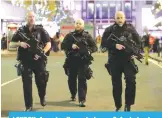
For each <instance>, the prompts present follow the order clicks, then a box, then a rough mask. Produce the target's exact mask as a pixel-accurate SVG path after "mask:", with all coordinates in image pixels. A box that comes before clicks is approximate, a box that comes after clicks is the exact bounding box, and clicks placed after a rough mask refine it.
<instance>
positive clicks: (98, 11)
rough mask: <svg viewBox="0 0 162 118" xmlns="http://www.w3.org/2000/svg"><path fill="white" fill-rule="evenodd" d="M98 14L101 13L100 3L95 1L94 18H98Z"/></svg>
mask: <svg viewBox="0 0 162 118" xmlns="http://www.w3.org/2000/svg"><path fill="white" fill-rule="evenodd" d="M100 14H101V4H100V3H97V4H96V19H100V18H101V17H100Z"/></svg>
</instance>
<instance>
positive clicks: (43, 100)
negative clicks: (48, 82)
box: [40, 98, 46, 107]
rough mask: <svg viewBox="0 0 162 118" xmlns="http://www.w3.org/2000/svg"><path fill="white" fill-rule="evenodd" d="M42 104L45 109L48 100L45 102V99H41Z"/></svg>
mask: <svg viewBox="0 0 162 118" xmlns="http://www.w3.org/2000/svg"><path fill="white" fill-rule="evenodd" d="M40 104H41V105H42V106H43V107H44V106H46V100H45V98H41V99H40Z"/></svg>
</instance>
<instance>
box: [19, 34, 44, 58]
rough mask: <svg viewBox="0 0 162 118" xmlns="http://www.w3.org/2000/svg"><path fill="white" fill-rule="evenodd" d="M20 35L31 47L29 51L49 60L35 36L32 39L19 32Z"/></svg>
mask: <svg viewBox="0 0 162 118" xmlns="http://www.w3.org/2000/svg"><path fill="white" fill-rule="evenodd" d="M17 33H18V35H19V36H20V37H21V38H22V39H23V40H24V41H25V42H26V43H27V44H29V45H30V47H28V51H29V52H32V53H35V54H37V55H39V56H40V57H41V58H43V59H47V56H46V54H45V53H44V51H43V48H42V47H40V45H39V42H38V40H37V39H36V38H35V37H34V36H33V37H32V38H28V37H27V36H26V35H25V34H24V33H22V32H20V31H18V32H17Z"/></svg>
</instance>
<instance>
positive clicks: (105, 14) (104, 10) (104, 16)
mask: <svg viewBox="0 0 162 118" xmlns="http://www.w3.org/2000/svg"><path fill="white" fill-rule="evenodd" d="M102 19H108V3H107V2H103V4H102Z"/></svg>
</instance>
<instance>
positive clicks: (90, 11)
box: [87, 3, 94, 19]
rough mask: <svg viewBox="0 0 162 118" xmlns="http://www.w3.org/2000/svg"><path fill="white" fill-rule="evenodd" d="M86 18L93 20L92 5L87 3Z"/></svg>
mask: <svg viewBox="0 0 162 118" xmlns="http://www.w3.org/2000/svg"><path fill="white" fill-rule="evenodd" d="M87 7H88V8H87V18H88V19H93V18H94V3H88V6H87Z"/></svg>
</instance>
